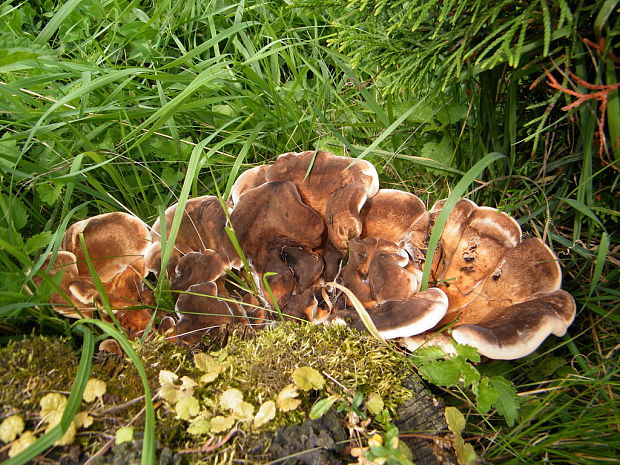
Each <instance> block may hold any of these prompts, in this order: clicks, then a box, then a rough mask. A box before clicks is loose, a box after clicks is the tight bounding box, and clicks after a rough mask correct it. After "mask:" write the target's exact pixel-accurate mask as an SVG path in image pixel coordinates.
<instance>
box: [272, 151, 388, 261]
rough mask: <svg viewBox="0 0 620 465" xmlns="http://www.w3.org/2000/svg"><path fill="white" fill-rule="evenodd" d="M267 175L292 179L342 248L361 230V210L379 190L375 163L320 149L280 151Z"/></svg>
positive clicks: (340, 248)
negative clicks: (367, 200) (368, 199)
mask: <svg viewBox="0 0 620 465" xmlns="http://www.w3.org/2000/svg"><path fill="white" fill-rule="evenodd" d="M266 179H267V181H292V182H293V183H294V184H295V186H297V189H298V191H299V195H300V196H301V199H302V200H303V202H304V203H305V204H306V205H308V206H309V207H310V208H312V209H313V210H314V211H315V212H318V213H319V214H320V215H321V216H322V217H323V218H324V219H325V223H326V225H327V232H328V236H329V239H330V240H331V241H332V243H333V244H334V245H335V246H336V248H337V249H339V250H341V251H342V250H345V249H346V248H347V243H348V241H349V239H352V238H354V237H358V236H359V235H360V234H361V233H362V222H361V218H360V216H359V212H360V210H361V208H362V206H363V205H364V203H365V202H366V199H367V198H368V197H372V196H373V195H375V194H376V193H377V191H378V190H379V178H378V175H377V171H376V170H375V168H374V166H372V164H370V163H369V162H367V161H365V160H354V159H350V158H345V157H338V156H336V155H334V154H332V153H329V152H325V151H321V150H319V151H316V152H314V151H312V152H301V153H293V152H290V153H285V154H283V155H280V157H279V158H278V159H277V160H276V162H275V163H274V164H273V166H271V168H269V170H268V171H267V174H266Z"/></svg>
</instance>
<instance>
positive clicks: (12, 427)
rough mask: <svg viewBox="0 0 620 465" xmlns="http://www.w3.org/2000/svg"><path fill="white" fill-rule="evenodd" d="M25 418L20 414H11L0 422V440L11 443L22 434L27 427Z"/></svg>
mask: <svg viewBox="0 0 620 465" xmlns="http://www.w3.org/2000/svg"><path fill="white" fill-rule="evenodd" d="M25 426H26V425H25V423H24V419H23V418H22V417H21V416H20V415H11V416H10V417H7V418H5V419H4V420H3V421H2V423H0V441H3V442H5V443H9V442H11V441H15V438H16V437H17V436H19V435H20V434H22V431H24V427H25Z"/></svg>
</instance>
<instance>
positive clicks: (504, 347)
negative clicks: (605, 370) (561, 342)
mask: <svg viewBox="0 0 620 465" xmlns="http://www.w3.org/2000/svg"><path fill="white" fill-rule="evenodd" d="M575 311H576V308H575V301H574V299H573V297H572V296H571V295H570V294H569V293H568V292H566V291H563V290H557V291H554V292H550V293H542V294H535V295H533V296H532V297H531V298H529V299H528V300H526V301H525V302H521V303H518V304H515V305H512V306H510V307H507V308H504V309H502V310H500V311H498V312H496V313H493V314H489V315H487V317H486V318H485V319H483V320H482V321H479V322H477V323H476V324H464V325H460V326H457V327H456V328H454V330H453V331H452V337H453V338H454V339H455V340H456V341H457V342H458V343H459V344H467V345H471V346H473V347H476V348H477V349H478V352H480V353H481V354H482V355H484V356H486V357H489V358H492V359H496V360H513V359H516V358H520V357H525V356H526V355H529V354H530V353H532V352H533V351H534V350H536V349H537V348H538V346H539V345H540V344H542V342H543V341H544V340H545V338H547V336H549V335H550V334H555V335H556V336H563V335H564V334H566V329H567V328H568V326H569V325H570V324H571V323H572V322H573V319H574V318H575Z"/></svg>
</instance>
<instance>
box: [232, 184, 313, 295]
mask: <svg viewBox="0 0 620 465" xmlns="http://www.w3.org/2000/svg"><path fill="white" fill-rule="evenodd" d="M231 222H232V224H233V228H234V230H235V234H236V236H237V239H238V240H239V244H240V245H241V248H242V249H243V251H244V253H245V254H246V256H247V257H248V260H249V261H250V263H251V265H252V266H253V267H254V270H255V271H256V273H258V279H259V280H260V281H261V286H262V284H263V283H262V277H263V275H264V274H265V273H268V272H273V273H277V275H276V276H270V277H268V282H269V284H270V287H271V289H272V290H273V292H274V294H275V297H276V300H277V301H278V303H279V305H280V306H281V307H283V306H284V305H286V303H287V302H288V299H289V297H290V295H291V294H292V292H293V288H294V286H295V276H294V274H293V271H292V270H291V268H290V266H289V265H288V264H287V263H286V262H285V261H284V259H283V256H282V254H283V251H286V250H288V252H289V255H290V256H291V257H292V254H293V248H295V247H297V248H300V249H302V250H307V251H308V253H309V254H310V255H312V254H311V250H312V249H314V248H317V247H319V246H320V245H321V243H322V236H323V232H324V224H323V220H322V218H321V217H320V216H319V215H318V214H317V213H316V212H315V211H314V210H312V209H311V208H309V207H308V206H307V205H305V204H304V203H303V202H302V200H301V197H300V196H299V193H298V192H297V188H296V187H295V184H293V183H292V182H289V181H285V182H268V183H265V184H263V185H261V186H259V187H256V188H254V189H251V190H249V191H247V192H246V193H245V194H244V195H242V196H241V197H240V198H239V203H238V204H237V205H236V206H235V208H234V210H233V212H232V214H231ZM285 247H291V249H286V248H285ZM296 260H297V261H299V260H300V256H299V254H298V256H297V258H296ZM311 274H312V273H311ZM264 291H265V292H264V295H265V296H267V295H268V293H267V292H266V290H265V289H264Z"/></svg>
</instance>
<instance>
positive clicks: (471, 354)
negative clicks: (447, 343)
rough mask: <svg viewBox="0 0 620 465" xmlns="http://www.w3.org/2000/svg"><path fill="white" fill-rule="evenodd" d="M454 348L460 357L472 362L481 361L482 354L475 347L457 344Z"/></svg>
mask: <svg viewBox="0 0 620 465" xmlns="http://www.w3.org/2000/svg"><path fill="white" fill-rule="evenodd" d="M454 348H455V349H456V354H457V355H460V356H461V357H463V358H464V359H465V360H471V361H472V362H479V361H480V354H479V353H478V349H476V348H475V347H472V346H468V345H463V344H458V343H455V344H454Z"/></svg>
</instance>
